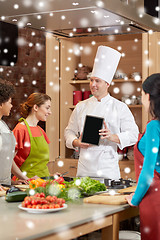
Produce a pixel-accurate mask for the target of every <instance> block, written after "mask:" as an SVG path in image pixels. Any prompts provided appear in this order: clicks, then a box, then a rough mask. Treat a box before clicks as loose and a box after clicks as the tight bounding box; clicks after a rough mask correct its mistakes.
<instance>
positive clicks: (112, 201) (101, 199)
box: [83, 194, 128, 205]
mask: <svg viewBox="0 0 160 240" xmlns="http://www.w3.org/2000/svg"><path fill="white" fill-rule="evenodd" d="M126 196H128V195H120V194H117V195H114V196H111V195H94V196H91V197H87V198H84V199H83V202H84V203H98V204H108V205H122V204H126V203H127V200H126V199H125V197H126Z"/></svg>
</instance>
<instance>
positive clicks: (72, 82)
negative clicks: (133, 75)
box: [69, 79, 142, 84]
mask: <svg viewBox="0 0 160 240" xmlns="http://www.w3.org/2000/svg"><path fill="white" fill-rule="evenodd" d="M112 82H115V83H123V82H126V83H127V82H134V83H141V82H142V80H140V81H136V80H135V79H128V80H125V79H113V81H112ZM69 83H70V84H88V83H90V80H72V81H70V82H69Z"/></svg>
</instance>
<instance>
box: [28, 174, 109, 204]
mask: <svg viewBox="0 0 160 240" xmlns="http://www.w3.org/2000/svg"><path fill="white" fill-rule="evenodd" d="M29 187H30V189H28V190H27V193H28V195H34V194H36V193H44V195H45V196H46V197H47V196H56V197H58V198H63V199H65V200H66V201H69V200H76V199H79V198H81V197H84V196H86V195H87V196H90V195H93V194H95V193H96V192H99V191H105V190H106V186H105V184H103V183H100V182H99V181H98V180H93V179H91V178H90V177H83V178H74V179H73V181H71V182H66V181H64V179H63V177H58V178H56V179H54V180H46V181H45V180H43V179H36V180H31V181H30V184H29Z"/></svg>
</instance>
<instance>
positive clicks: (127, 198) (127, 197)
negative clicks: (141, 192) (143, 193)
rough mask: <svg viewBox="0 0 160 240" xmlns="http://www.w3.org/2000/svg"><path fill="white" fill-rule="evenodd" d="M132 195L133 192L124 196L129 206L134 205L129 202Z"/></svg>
mask: <svg viewBox="0 0 160 240" xmlns="http://www.w3.org/2000/svg"><path fill="white" fill-rule="evenodd" d="M133 195H134V193H131V194H130V195H128V196H126V197H125V199H126V200H127V202H128V204H129V205H130V206H131V207H136V206H135V205H133V204H132V203H131V201H132V197H133Z"/></svg>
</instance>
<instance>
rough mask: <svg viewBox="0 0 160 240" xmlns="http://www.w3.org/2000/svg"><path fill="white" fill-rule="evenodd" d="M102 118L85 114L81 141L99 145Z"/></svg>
mask: <svg viewBox="0 0 160 240" xmlns="http://www.w3.org/2000/svg"><path fill="white" fill-rule="evenodd" d="M103 120H104V118H101V117H95V116H90V115H86V119H85V123H84V128H83V133H82V140H81V141H82V142H84V143H89V144H93V145H99V140H100V135H99V130H100V129H102V125H103Z"/></svg>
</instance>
